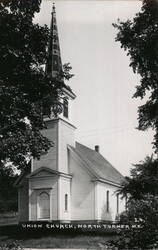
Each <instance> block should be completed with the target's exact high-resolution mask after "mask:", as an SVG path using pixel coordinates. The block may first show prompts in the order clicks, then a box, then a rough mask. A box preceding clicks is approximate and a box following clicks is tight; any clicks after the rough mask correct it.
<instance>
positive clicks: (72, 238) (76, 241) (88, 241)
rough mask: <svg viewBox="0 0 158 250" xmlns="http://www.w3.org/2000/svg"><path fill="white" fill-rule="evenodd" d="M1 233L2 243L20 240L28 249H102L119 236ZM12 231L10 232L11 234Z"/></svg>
mask: <svg viewBox="0 0 158 250" xmlns="http://www.w3.org/2000/svg"><path fill="white" fill-rule="evenodd" d="M4 229H5V230H2V231H1V232H0V243H1V244H3V243H7V242H10V241H15V240H18V241H19V242H20V243H21V245H22V246H23V247H26V248H41V249H42V248H86V249H89V248H91V249H100V248H101V247H102V246H105V244H106V242H107V241H108V240H111V239H114V238H116V237H118V236H116V235H110V234H105V233H104V234H103V233H102V234H97V233H94V232H93V233H86V232H85V233H83V232H82V233H80V232H75V233H73V232H29V233H28V232H27V233H26V232H25V233H24V232H21V233H19V232H17V231H16V227H15V226H12V230H11V231H10V230H7V229H6V228H4ZM9 231H10V232H9Z"/></svg>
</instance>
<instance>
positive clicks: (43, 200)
mask: <svg viewBox="0 0 158 250" xmlns="http://www.w3.org/2000/svg"><path fill="white" fill-rule="evenodd" d="M39 217H40V218H41V219H49V218H50V196H49V194H48V193H47V192H42V193H40V195H39Z"/></svg>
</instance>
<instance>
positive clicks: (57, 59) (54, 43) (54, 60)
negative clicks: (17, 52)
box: [45, 3, 62, 77]
mask: <svg viewBox="0 0 158 250" xmlns="http://www.w3.org/2000/svg"><path fill="white" fill-rule="evenodd" d="M50 29H51V31H50V39H49V44H48V58H47V62H46V70H45V71H46V74H47V75H51V76H52V77H55V76H56V75H57V74H59V73H60V72H61V71H62V61H61V55H60V45H59V37H58V28H57V21H56V12H55V4H54V3H53V7H52V19H51V26H50Z"/></svg>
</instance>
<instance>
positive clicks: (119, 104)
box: [35, 0, 153, 175]
mask: <svg viewBox="0 0 158 250" xmlns="http://www.w3.org/2000/svg"><path fill="white" fill-rule="evenodd" d="M54 2H55V6H56V15H57V25H58V32H59V40H60V49H61V56H62V62H63V63H67V62H70V64H71V66H72V73H73V74H74V75H75V76H74V77H73V79H71V81H70V82H69V85H70V86H71V88H72V90H73V92H74V93H75V94H76V95H77V98H76V99H75V100H74V101H73V104H72V112H71V120H70V121H71V123H72V124H74V125H75V126H76V127H77V129H76V141H78V142H80V143H83V144H84V145H86V146H88V147H90V148H94V146H95V145H99V146H100V153H101V154H102V155H103V156H104V157H105V158H106V159H107V160H108V161H109V162H110V163H111V164H112V165H113V166H114V167H115V168H116V169H118V170H119V171H120V172H121V173H122V174H123V175H129V171H130V169H131V168H132V167H133V166H132V164H136V163H139V162H140V161H142V160H144V158H145V157H146V156H147V155H151V154H152V152H153V150H152V145H151V142H152V139H153V135H152V131H147V132H142V131H138V130H137V129H136V127H137V126H138V122H137V108H138V106H139V105H142V104H143V102H142V101H141V100H139V99H133V98H132V96H133V94H134V92H135V86H136V85H137V84H138V83H139V76H138V75H135V74H134V73H133V71H132V68H130V67H129V62H130V60H129V57H127V55H126V52H125V51H124V50H123V49H121V48H120V44H119V43H118V42H115V37H116V34H117V30H116V29H115V28H114V27H113V26H112V23H116V22H117V19H118V18H119V19H120V20H121V21H126V20H127V19H128V18H129V19H132V18H133V17H134V15H135V13H137V12H138V11H140V9H141V1H137V0H135V1H134V0H133V1H130V0H122V1H119V0H117V1H116V0H114V1H112V0H109V1H107V0H100V1H96V0H89V1H83V0H80V1H77V0H74V1H69V0H65V1H62V0H58V1H54ZM51 8H52V1H49V0H43V2H42V5H41V11H40V13H39V14H38V15H37V16H36V18H35V22H38V23H39V24H40V25H44V24H47V25H48V26H50V19H51Z"/></svg>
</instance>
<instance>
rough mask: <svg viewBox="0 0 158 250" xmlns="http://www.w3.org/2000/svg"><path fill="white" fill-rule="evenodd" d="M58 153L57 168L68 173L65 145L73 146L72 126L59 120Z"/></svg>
mask: <svg viewBox="0 0 158 250" xmlns="http://www.w3.org/2000/svg"><path fill="white" fill-rule="evenodd" d="M58 141H59V144H58V146H59V151H58V152H59V154H58V169H59V171H61V172H64V173H68V151H67V146H68V145H71V146H75V136H74V127H73V126H71V125H70V124H69V123H67V122H65V121H63V120H61V119H60V120H59V139H58Z"/></svg>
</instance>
